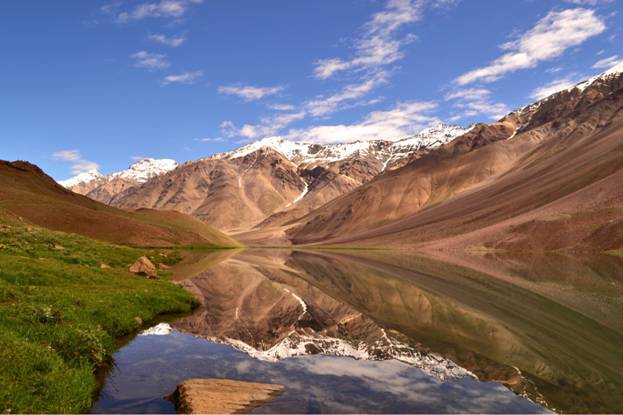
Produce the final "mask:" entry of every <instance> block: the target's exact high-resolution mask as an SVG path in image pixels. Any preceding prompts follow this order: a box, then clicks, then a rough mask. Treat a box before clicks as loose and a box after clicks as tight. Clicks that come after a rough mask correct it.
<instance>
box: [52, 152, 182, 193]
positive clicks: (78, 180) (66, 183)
mask: <svg viewBox="0 0 623 415" xmlns="http://www.w3.org/2000/svg"><path fill="white" fill-rule="evenodd" d="M177 166H178V164H177V162H176V161H175V160H171V159H152V158H146V159H142V160H139V161H137V162H136V163H134V164H132V165H131V166H130V167H128V168H127V169H126V170H122V171H120V172H117V173H113V174H110V175H108V176H103V175H102V174H101V173H100V172H98V171H97V170H90V171H88V172H85V173H80V174H79V175H77V176H74V177H72V178H70V179H67V180H62V181H59V182H58V183H59V184H60V185H61V186H63V187H66V188H72V187H74V186H78V185H84V184H89V183H91V182H93V181H95V180H101V181H103V182H104V181H109V180H112V179H124V180H128V181H131V182H134V183H137V184H141V183H145V182H146V181H148V180H149V179H151V178H154V177H156V176H160V175H162V174H164V173H167V172H169V171H171V170H173V169H175V168H176V167H177Z"/></svg>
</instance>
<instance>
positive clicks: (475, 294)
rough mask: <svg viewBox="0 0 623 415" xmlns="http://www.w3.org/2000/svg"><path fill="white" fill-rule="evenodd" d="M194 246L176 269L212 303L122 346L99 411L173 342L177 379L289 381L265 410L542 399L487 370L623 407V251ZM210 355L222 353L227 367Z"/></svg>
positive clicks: (544, 391) (163, 362)
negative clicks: (586, 254) (439, 253)
mask: <svg viewBox="0 0 623 415" xmlns="http://www.w3.org/2000/svg"><path fill="white" fill-rule="evenodd" d="M193 255H194V257H189V258H188V259H187V260H186V261H185V263H184V264H183V266H182V267H180V268H179V270H178V273H179V274H178V275H176V278H177V279H179V280H180V284H182V285H184V286H185V287H186V288H187V289H189V290H190V291H192V292H193V293H195V295H196V296H197V297H198V298H200V299H201V301H202V306H201V307H200V309H199V310H197V312H195V313H194V314H193V315H192V316H188V317H185V318H182V319H179V320H176V321H175V322H173V323H171V326H172V327H173V328H174V329H175V330H177V331H178V332H179V333H178V332H174V333H173V334H172V335H170V336H142V337H138V338H137V339H136V340H135V341H134V342H133V343H131V344H130V345H128V346H126V348H124V349H121V350H120V352H119V353H118V356H116V364H117V369H116V370H115V371H113V373H112V374H111V376H110V378H109V379H108V381H107V384H106V386H105V388H104V391H103V393H102V397H101V398H100V401H99V402H98V405H100V406H99V408H108V409H113V410H116V411H121V409H120V408H121V407H119V406H117V407H115V406H114V405H113V406H110V405H109V406H108V407H106V405H105V402H113V401H114V399H112V398H111V396H112V395H111V394H110V393H111V392H110V391H109V390H110V387H109V385H110V383H111V382H117V383H118V382H122V383H123V382H129V380H128V376H129V377H130V378H131V377H133V376H139V375H138V373H142V372H144V375H142V376H145V377H148V376H150V375H149V373H148V372H149V371H148V370H147V367H148V366H146V363H145V362H142V363H140V362H138V361H137V362H134V363H133V364H132V365H129V364H128V365H124V364H123V360H124V359H126V358H127V356H126V354H128V353H131V351H132V348H137V347H138V348H139V349H140V344H141V343H147V344H149V343H150V342H151V343H154V342H162V343H163V344H162V345H159V346H158V347H157V350H159V352H158V353H157V356H156V355H154V356H153V358H154V359H155V361H154V362H153V363H152V370H157V372H158V375H156V376H158V377H161V376H165V377H166V376H169V375H170V376H171V379H170V380H169V383H170V384H171V386H170V387H169V389H171V391H172V388H174V386H175V383H176V382H179V381H180V380H183V379H185V378H189V377H200V376H208V375H209V376H211V377H231V378H235V379H252V380H257V381H272V382H277V383H284V382H285V383H284V384H286V385H288V387H289V390H290V392H288V393H286V394H284V395H283V397H280V398H278V399H277V400H276V401H274V402H273V403H271V404H269V405H268V406H266V407H262V408H257V409H256V411H264V410H265V411H267V412H274V411H277V412H293V411H294V412H301V411H310V412H361V411H364V412H456V411H459V412H515V411H518V412H534V411H539V408H538V407H537V406H535V405H533V404H532V403H530V402H529V401H526V400H523V399H521V398H519V397H516V396H513V395H512V394H509V393H510V392H505V391H504V388H503V387H502V386H501V385H499V384H495V383H483V382H477V381H475V380H474V376H477V377H478V379H480V380H482V381H497V382H500V383H502V384H504V385H505V386H506V387H508V388H509V389H512V390H513V391H515V392H516V393H517V394H520V395H523V396H526V397H528V398H530V399H532V400H534V401H536V402H540V403H543V404H545V405H547V406H549V407H550V408H552V409H558V410H562V411H564V412H621V411H622V410H623V398H621V397H620V396H619V394H618V391H620V390H623V352H622V351H621V348H620V345H621V344H623V335H622V334H621V333H622V327H621V325H622V324H623V318H621V317H623V312H622V310H623V306H622V302H623V300H622V296H621V294H622V293H621V283H622V282H623V261H621V260H620V259H618V258H614V257H603V258H602V257H600V258H588V259H586V260H582V259H577V258H576V259H572V258H568V257H564V256H559V255H551V256H540V257H523V258H516V257H510V256H500V255H484V256H478V257H474V256H468V255H464V256H463V257H459V258H453V260H454V261H453V262H456V263H458V264H461V265H460V266H459V265H452V264H449V263H447V262H441V261H438V260H433V259H426V258H421V257H416V256H405V255H404V254H400V255H399V254H392V253H390V252H386V251H349V252H346V251H344V252H342V251H340V252H339V253H338V252H333V251H332V252H328V251H323V252H319V251H313V252H312V251H292V252H289V251H281V250H266V251H253V250H249V251H243V252H228V253H222V252H220V253H215V254H210V255H199V254H197V253H195V254H193ZM182 333H188V334H191V335H192V336H188V335H184V334H182ZM149 338H151V340H148V339H149ZM201 338H203V339H208V340H210V342H206V341H205V340H202V339H201ZM169 343H170V344H169ZM218 343H221V344H218ZM167 345H169V346H167ZM184 345H185V346H184ZM227 345H230V346H233V348H234V349H237V350H234V349H232V348H231V347H228V346H227ZM167 347H168V348H170V353H165V352H164V350H168V349H167ZM144 349H145V348H144V347H143V351H144ZM147 349H148V351H149V353H147V356H146V358H147V360H149V359H151V357H149V356H151V354H152V351H153V350H155V349H154V345H153V344H152V345H151V346H150V347H149V348H147ZM194 349H196V351H195V352H192V353H191V352H189V350H194ZM204 349H205V350H204ZM201 350H203V351H201ZM217 351H218V353H216V352H217ZM204 353H207V354H208V355H210V356H213V357H214V356H219V355H223V357H221V358H220V360H219V359H216V360H218V362H219V363H218V365H216V360H215V359H212V360H210V358H208V357H206V356H204ZM215 353H216V354H215ZM305 355H325V356H327V357H322V356H312V357H309V356H308V357H300V356H305ZM296 356H298V357H296ZM328 356H350V357H354V358H357V359H360V360H354V359H347V358H338V357H328ZM193 358H196V359H198V360H197V362H196V364H193V363H191V362H190V360H192V359H193ZM206 359H207V360H206ZM130 360H131V359H130ZM181 361H188V365H189V366H188V367H186V366H185V365H184V363H181ZM205 362H209V365H208V366H206V364H204V363H205ZM234 363H235V364H234ZM167 365H169V366H172V368H171V369H165V368H163V366H165V367H166V366H167ZM215 365H216V366H215ZM130 366H132V367H133V369H132V370H131V371H130V370H129V367H130ZM217 366H218V367H219V369H218V370H217ZM221 366H222V367H221ZM240 367H243V368H244V367H247V368H248V371H247V372H244V371H240V370H239V368H240ZM413 367H415V368H416V369H413ZM174 368H177V370H175V369H174ZM182 368H184V369H183V370H182ZM199 368H201V369H199ZM120 370H123V372H124V374H125V375H123V374H119V373H116V372H119V371H120ZM180 370H181V372H180ZM394 372H396V373H400V374H401V375H400V376H397V375H395V373H394ZM167 373H168V375H167ZM295 373H298V374H299V375H300V376H297V375H295ZM303 373H305V375H302V374H303ZM124 376H125V377H124ZM325 377H329V378H330V379H331V380H328V379H325ZM340 379H341V381H340ZM392 379H393V380H392ZM371 382H372V383H371ZM141 383H142V384H143V385H149V384H151V383H155V384H158V383H159V384H160V386H159V387H160V388H162V382H160V381H158V382H154V381H153V380H151V381H149V382H145V381H144V380H142V381H141ZM165 383H166V382H165ZM424 385H426V386H424ZM431 385H432V386H431ZM398 386H400V387H401V388H402V389H401V390H400V392H398V391H397V389H395V388H396V387H398ZM154 387H157V386H156V385H154ZM392 388H394V389H392ZM500 388H502V389H500ZM125 389H128V388H125ZM379 389H381V390H383V396H384V398H383V399H381V397H380V396H376V395H374V393H373V391H374V390H379ZM330 391H332V393H333V394H335V396H333V395H332V394H331V393H330ZM338 391H339V393H338ZM392 391H394V392H396V393H395V394H393V392H392ZM169 392H170V391H169ZM166 393H167V391H166V390H164V391H162V392H160V391H159V392H158V393H157V394H156V395H154V396H156V397H160V396H161V395H163V394H166ZM107 394H108V395H107ZM113 395H114V394H113ZM323 395H326V396H324V397H323ZM338 395H339V398H338V397H337V396H338ZM107 396H108V398H107ZM145 396H149V394H146V395H145ZM331 396H333V397H331ZM389 396H392V397H391V398H388V397H389ZM395 396H400V397H401V399H400V400H397V399H396V398H395ZM373 397H374V399H373ZM107 399H108V400H107ZM369 400H370V402H369ZM372 400H373V401H374V402H377V404H373V403H372V402H371V401H372ZM157 401H158V402H160V401H159V400H157ZM130 402H132V400H131V399H130ZM102 405H103V406H102ZM314 405H315V406H314ZM323 405H324V406H323ZM97 408H98V406H96V407H95V408H94V409H95V410H97ZM132 408H133V409H136V408H138V407H132ZM141 408H143V407H141ZM160 410H162V408H160Z"/></svg>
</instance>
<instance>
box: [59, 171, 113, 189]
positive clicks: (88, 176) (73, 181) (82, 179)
mask: <svg viewBox="0 0 623 415" xmlns="http://www.w3.org/2000/svg"><path fill="white" fill-rule="evenodd" d="M103 177H104V176H103V175H102V173H100V172H99V171H97V170H95V169H93V170H89V171H85V172H82V173H80V174H77V175H76V176H74V177H71V178H69V179H67V180H61V181H60V182H58V184H60V185H61V186H63V187H73V186H77V185H79V184H88V183H91V182H92V181H94V180H98V179H101V178H103Z"/></svg>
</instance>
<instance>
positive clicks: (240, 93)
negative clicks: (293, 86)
mask: <svg viewBox="0 0 623 415" xmlns="http://www.w3.org/2000/svg"><path fill="white" fill-rule="evenodd" d="M283 89H284V88H283V87H282V86H270V87H259V86H250V85H247V86H244V85H230V86H219V87H218V92H219V93H221V94H225V95H235V96H237V97H240V98H242V99H243V100H245V101H247V102H248V101H257V100H259V99H262V98H264V97H267V96H269V95H275V94H277V93H279V92H281V91H283Z"/></svg>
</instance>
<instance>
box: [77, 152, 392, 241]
mask: <svg viewBox="0 0 623 415" xmlns="http://www.w3.org/2000/svg"><path fill="white" fill-rule="evenodd" d="M381 168H382V165H381V163H379V162H378V161H377V160H374V159H370V160H366V159H361V160H345V161H341V160H340V161H336V162H332V163H327V164H326V165H323V166H318V165H316V166H308V165H297V164H295V163H293V162H292V161H290V160H288V159H287V158H286V157H285V156H284V155H283V154H281V153H279V152H278V151H275V150H273V149H271V148H260V149H258V150H256V151H253V152H251V153H249V154H247V155H245V156H244V157H238V158H227V157H210V158H206V159H203V160H199V161H196V162H189V163H186V164H184V165H182V166H180V167H178V168H177V169H176V170H174V171H172V172H169V173H168V174H165V175H162V176H159V177H156V178H154V179H152V180H150V181H148V182H147V183H145V184H143V185H140V186H134V187H131V188H129V189H127V190H126V191H123V192H121V193H120V194H118V195H117V196H115V197H113V198H112V199H111V200H109V203H110V204H112V205H113V206H117V207H123V208H131V209H136V208H153V209H172V210H178V211H180V212H184V213H187V214H190V215H192V216H194V217H196V218H199V219H201V220H202V221H205V222H208V223H211V224H213V225H215V226H217V227H218V228H220V229H225V230H227V231H230V232H240V231H244V230H248V229H251V228H253V227H254V226H256V225H258V224H259V223H261V222H263V221H267V223H277V224H280V223H281V222H283V221H285V220H288V219H292V218H297V217H300V216H302V215H303V214H306V213H307V212H309V211H311V210H313V209H314V208H317V207H319V206H321V205H323V204H324V203H326V202H327V201H329V200H332V199H334V198H335V197H337V196H340V195H342V194H345V193H348V192H349V191H351V190H353V189H355V188H356V187H358V186H360V185H361V184H362V183H363V182H365V181H368V180H370V179H371V178H372V177H374V176H375V175H376V174H378V173H379V172H380V171H381ZM89 196H92V197H93V196H96V195H92V194H89ZM303 196H304V198H303Z"/></svg>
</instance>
